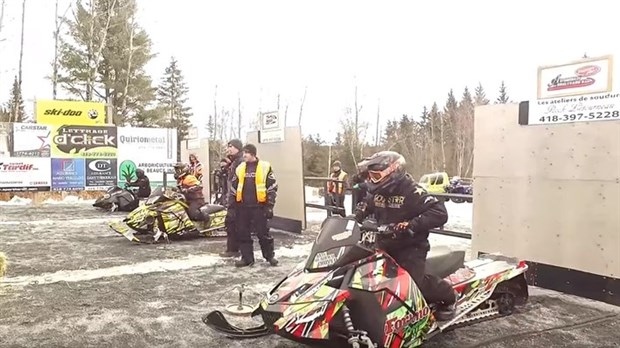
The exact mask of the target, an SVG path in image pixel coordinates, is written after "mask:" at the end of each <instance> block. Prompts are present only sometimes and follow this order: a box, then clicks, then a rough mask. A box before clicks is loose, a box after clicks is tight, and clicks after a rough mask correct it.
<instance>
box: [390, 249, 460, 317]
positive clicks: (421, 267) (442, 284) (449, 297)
mask: <svg viewBox="0 0 620 348" xmlns="http://www.w3.org/2000/svg"><path fill="white" fill-rule="evenodd" d="M429 250H430V246H428V245H427V246H424V245H422V246H417V245H415V246H410V247H407V248H398V249H396V250H389V251H387V250H386V251H387V252H388V253H389V254H390V255H391V256H392V257H393V258H394V260H396V262H397V263H398V264H399V265H400V266H401V267H402V268H404V269H405V270H406V271H407V272H409V274H410V275H411V278H413V280H414V281H415V283H416V284H417V285H418V288H419V289H420V291H421V292H422V295H423V296H424V299H426V302H427V303H428V304H431V303H443V304H446V305H451V304H453V303H454V302H455V301H456V298H455V295H454V290H453V289H452V286H451V285H450V283H448V282H447V281H445V280H443V279H441V278H439V277H437V276H434V275H430V274H426V272H425V267H426V255H427V254H428V251H429Z"/></svg>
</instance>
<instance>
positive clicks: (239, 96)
mask: <svg viewBox="0 0 620 348" xmlns="http://www.w3.org/2000/svg"><path fill="white" fill-rule="evenodd" d="M237 111H238V112H239V116H238V117H237V138H239V139H241V95H240V94H239V93H238V92H237Z"/></svg>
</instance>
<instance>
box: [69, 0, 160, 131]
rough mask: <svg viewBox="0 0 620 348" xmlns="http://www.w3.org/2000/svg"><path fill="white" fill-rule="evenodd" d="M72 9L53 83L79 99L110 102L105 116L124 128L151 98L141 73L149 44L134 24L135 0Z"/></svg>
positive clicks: (97, 1) (95, 0) (94, 0)
mask: <svg viewBox="0 0 620 348" xmlns="http://www.w3.org/2000/svg"><path fill="white" fill-rule="evenodd" d="M75 8H76V9H75V11H74V13H75V15H74V18H73V19H70V20H68V27H69V31H68V33H66V35H64V36H63V37H62V42H61V47H60V51H59V60H58V67H59V76H58V83H59V84H60V86H61V87H62V88H63V89H64V90H66V91H67V92H69V93H70V94H72V95H73V96H75V97H77V98H80V99H82V100H85V101H98V100H99V101H107V102H110V103H111V104H112V110H113V114H112V115H109V116H111V117H113V120H114V123H115V124H117V125H119V126H120V125H123V124H125V123H126V122H128V121H130V119H131V118H132V117H135V116H136V115H139V114H140V113H141V112H143V111H144V110H145V109H146V107H147V106H148V105H149V104H150V102H151V101H153V100H154V98H155V90H154V89H153V88H152V81H151V78H150V77H149V76H148V75H147V74H146V73H145V72H144V68H145V66H146V64H147V63H148V62H149V61H150V60H151V58H152V57H153V54H152V53H151V40H150V38H149V36H148V34H147V33H146V32H145V31H144V30H143V29H142V28H141V27H140V26H139V25H138V24H137V23H136V20H135V18H136V14H137V10H138V7H137V3H136V0H119V1H109V0H91V1H89V2H87V3H85V2H84V1H83V0H76V6H75Z"/></svg>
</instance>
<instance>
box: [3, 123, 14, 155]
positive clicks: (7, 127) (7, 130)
mask: <svg viewBox="0 0 620 348" xmlns="http://www.w3.org/2000/svg"><path fill="white" fill-rule="evenodd" d="M11 135H13V127H12V126H11V124H10V123H8V122H0V158H2V157H11V149H12V148H13V146H12V145H11Z"/></svg>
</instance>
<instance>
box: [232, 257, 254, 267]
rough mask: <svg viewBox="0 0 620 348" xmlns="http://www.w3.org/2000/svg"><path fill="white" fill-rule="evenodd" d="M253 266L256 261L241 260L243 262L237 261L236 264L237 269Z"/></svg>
mask: <svg viewBox="0 0 620 348" xmlns="http://www.w3.org/2000/svg"><path fill="white" fill-rule="evenodd" d="M253 264H254V261H252V262H247V261H245V260H244V259H241V260H237V261H236V262H235V267H239V268H241V267H248V266H252V265H253Z"/></svg>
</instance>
